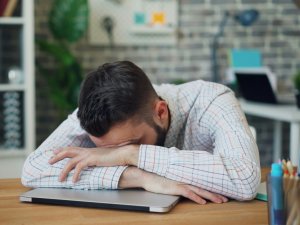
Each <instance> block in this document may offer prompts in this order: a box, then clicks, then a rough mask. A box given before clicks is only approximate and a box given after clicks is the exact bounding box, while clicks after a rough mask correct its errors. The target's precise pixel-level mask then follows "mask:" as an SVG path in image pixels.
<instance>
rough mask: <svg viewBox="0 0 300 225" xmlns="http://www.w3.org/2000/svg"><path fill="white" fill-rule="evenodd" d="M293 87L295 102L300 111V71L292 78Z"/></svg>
mask: <svg viewBox="0 0 300 225" xmlns="http://www.w3.org/2000/svg"><path fill="white" fill-rule="evenodd" d="M294 85H295V88H296V102H297V106H298V108H299V109H300V71H298V72H297V73H296V74H295V76H294Z"/></svg>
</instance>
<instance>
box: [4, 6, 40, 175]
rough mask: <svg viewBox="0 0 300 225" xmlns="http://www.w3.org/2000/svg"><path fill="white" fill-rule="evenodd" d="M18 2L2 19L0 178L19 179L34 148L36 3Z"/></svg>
mask: <svg viewBox="0 0 300 225" xmlns="http://www.w3.org/2000/svg"><path fill="white" fill-rule="evenodd" d="M9 1H13V0H9ZM16 2H17V5H16V8H15V11H14V14H13V15H12V16H10V17H0V178H8V177H20V175H21V170H22V166H23V163H24V160H25V159H26V157H27V156H28V155H29V154H30V152H32V151H33V150H34V148H35V110H34V108H35V98H34V92H35V85H34V21H33V16H34V11H33V0H19V1H16Z"/></svg>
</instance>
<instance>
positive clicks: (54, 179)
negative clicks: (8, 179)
mask: <svg viewBox="0 0 300 225" xmlns="http://www.w3.org/2000/svg"><path fill="white" fill-rule="evenodd" d="M76 113H77V110H76V111H74V113H73V114H72V115H70V116H69V117H68V118H67V119H66V120H65V121H64V122H63V123H62V124H61V125H60V126H59V127H58V128H57V129H56V130H55V131H54V132H53V133H52V134H51V135H50V136H49V137H48V138H47V139H46V140H45V141H44V142H43V143H42V144H41V145H40V146H39V148H38V149H37V150H35V151H34V152H32V153H31V154H30V155H29V156H28V158H27V159H26V161H25V164H24V167H23V172H22V184H23V185H24V186H27V187H64V188H74V189H102V188H107V189H116V188H118V182H119V179H120V176H121V175H122V173H123V171H124V169H126V167H125V166H113V167H89V168H85V169H83V170H82V172H81V179H80V181H79V182H76V183H73V182H72V175H73V173H74V171H71V173H70V174H69V176H67V178H66V180H65V181H63V182H60V181H59V176H60V174H61V171H62V169H63V168H64V167H65V165H66V164H67V163H68V161H69V160H70V159H67V158H66V159H63V160H61V161H60V162H58V163H55V164H53V165H51V164H49V159H50V158H51V157H52V156H53V155H54V154H53V151H54V150H57V149H59V148H62V147H67V146H79V147H85V148H91V147H95V145H94V144H93V143H92V142H91V140H90V139H89V137H88V135H87V133H86V132H85V131H84V130H83V129H82V128H81V127H80V124H79V121H78V119H77V117H76Z"/></svg>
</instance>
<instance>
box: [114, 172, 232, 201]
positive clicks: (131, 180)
mask: <svg viewBox="0 0 300 225" xmlns="http://www.w3.org/2000/svg"><path fill="white" fill-rule="evenodd" d="M119 187H120V188H132V187H141V188H144V189H145V190H147V191H150V192H155V193H160V194H170V195H180V196H183V197H186V198H188V199H190V200H192V201H194V202H197V203H199V204H205V203H206V200H209V201H212V202H214V203H224V202H227V201H228V199H227V198H226V197H224V196H222V195H219V194H215V193H212V192H209V191H206V190H204V189H202V188H199V187H195V186H192V185H188V184H184V183H180V182H177V181H173V180H169V179H167V178H164V177H161V176H159V175H156V174H153V173H149V172H145V171H143V170H140V169H138V168H136V167H129V168H127V169H126V170H125V171H124V172H123V174H122V176H121V179H120V182H119ZM205 199H206V200H205Z"/></svg>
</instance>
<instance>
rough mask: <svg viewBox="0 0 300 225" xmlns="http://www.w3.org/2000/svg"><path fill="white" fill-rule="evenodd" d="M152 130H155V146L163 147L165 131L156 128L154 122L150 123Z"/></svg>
mask: <svg viewBox="0 0 300 225" xmlns="http://www.w3.org/2000/svg"><path fill="white" fill-rule="evenodd" d="M152 128H153V129H154V130H155V132H156V135H157V137H156V141H155V145H156V146H161V147H163V146H164V143H165V140H166V136H167V131H166V130H165V129H163V128H161V127H160V126H158V125H157V124H156V123H155V122H154V121H153V123H152Z"/></svg>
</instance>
